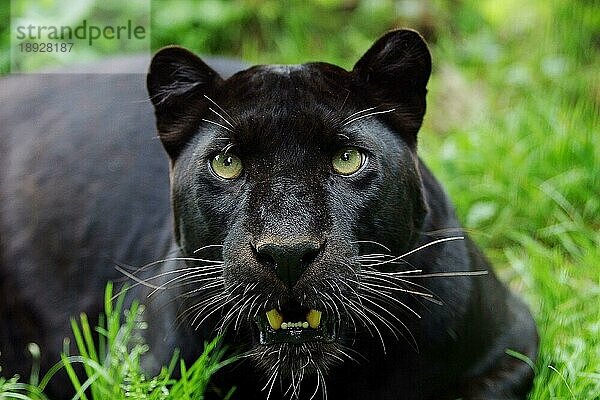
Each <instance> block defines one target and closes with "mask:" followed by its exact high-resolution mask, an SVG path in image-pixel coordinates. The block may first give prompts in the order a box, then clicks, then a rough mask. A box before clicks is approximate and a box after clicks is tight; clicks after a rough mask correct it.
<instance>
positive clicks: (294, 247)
mask: <svg viewBox="0 0 600 400" xmlns="http://www.w3.org/2000/svg"><path fill="white" fill-rule="evenodd" d="M321 248H322V245H321V244H320V243H319V242H317V241H312V240H304V241H285V242H283V241H281V242H279V241H269V242H264V243H260V244H258V245H257V246H256V253H257V256H258V260H259V261H261V262H262V263H264V264H267V265H270V266H273V267H274V268H275V272H276V273H277V276H278V277H279V279H281V281H282V282H283V283H285V285H286V286H287V287H288V288H290V289H291V288H293V287H294V285H296V282H298V279H300V276H301V275H302V273H303V272H304V270H305V269H306V267H307V266H308V265H309V264H310V263H311V262H312V261H313V260H314V259H315V258H316V257H317V256H318V255H319V252H320V251H321Z"/></svg>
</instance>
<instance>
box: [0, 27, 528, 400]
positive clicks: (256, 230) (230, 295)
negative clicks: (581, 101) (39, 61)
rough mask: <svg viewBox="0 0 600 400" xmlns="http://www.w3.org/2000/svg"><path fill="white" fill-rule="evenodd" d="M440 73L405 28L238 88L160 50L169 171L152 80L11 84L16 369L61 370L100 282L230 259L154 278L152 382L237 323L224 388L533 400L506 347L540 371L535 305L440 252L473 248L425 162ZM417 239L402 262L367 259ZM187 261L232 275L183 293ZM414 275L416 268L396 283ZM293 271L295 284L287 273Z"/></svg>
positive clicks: (235, 79) (4, 238)
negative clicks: (312, 312) (276, 316)
mask: <svg viewBox="0 0 600 400" xmlns="http://www.w3.org/2000/svg"><path fill="white" fill-rule="evenodd" d="M216 69H217V70H219V67H217V68H216ZM240 69H241V68H240ZM430 71H431V59H430V55H429V51H428V49H427V46H426V45H425V43H424V42H423V40H422V39H421V37H420V36H419V35H418V34H417V33H415V32H413V31H409V30H398V31H393V32H389V33H388V34H386V35H384V36H383V37H382V38H381V39H379V40H378V41H377V42H376V43H375V44H374V45H373V47H372V48H371V49H370V50H369V51H367V53H366V54H365V55H364V56H363V57H362V58H361V59H360V60H359V61H358V62H357V64H356V66H355V67H354V69H353V70H352V71H345V70H343V69H341V68H339V67H336V66H334V65H330V64H325V63H311V64H303V65H298V66H256V67H252V68H250V69H247V70H242V71H240V72H238V73H236V74H234V75H233V76H231V77H230V78H228V79H224V78H222V77H221V76H220V75H219V74H218V73H217V72H216V71H215V69H213V68H211V67H209V66H208V65H207V64H206V63H204V62H203V61H201V60H200V59H198V58H197V57H196V56H194V55H193V54H191V53H190V52H188V51H187V50H184V49H181V48H178V47H169V48H165V49H163V50H161V51H160V52H159V53H157V55H156V56H155V57H154V59H153V61H152V64H151V66H150V70H149V74H148V76H147V87H148V91H149V94H150V100H151V102H152V104H153V105H154V108H155V115H156V124H157V126H158V134H159V137H160V139H161V142H162V144H163V146H164V148H165V149H166V152H167V154H168V157H169V161H167V159H166V157H164V156H163V154H162V153H161V149H160V143H159V141H155V140H152V134H151V132H152V130H153V128H152V125H153V123H154V121H153V118H152V117H151V114H150V110H149V107H148V104H147V103H144V102H141V101H140V100H142V99H143V98H144V94H143V87H142V85H141V80H140V76H139V75H113V76H108V75H104V76H102V75H98V76H49V77H47V79H43V78H40V77H35V78H31V77H16V78H11V79H5V80H2V81H0V90H1V91H0V93H1V94H0V96H2V100H3V103H2V104H3V106H2V110H1V113H2V114H1V118H2V128H1V129H2V142H1V144H0V154H1V159H0V163H1V164H0V167H1V171H2V173H1V174H0V185H1V186H0V189H1V190H0V195H1V196H2V197H1V198H0V200H1V202H0V207H1V208H0V240H1V242H0V245H1V247H0V252H1V253H0V256H1V264H0V273H1V274H2V275H1V277H2V281H1V286H0V301H1V302H0V326H1V327H2V328H0V351H1V352H2V355H1V356H0V365H2V366H3V368H4V373H5V374H11V373H15V372H19V373H21V374H25V375H26V371H27V366H28V365H29V364H30V362H29V360H28V359H27V357H25V356H24V352H23V349H24V347H25V344H26V343H28V342H29V341H36V342H37V343H39V344H40V345H41V347H42V350H43V351H44V354H45V357H44V359H43V366H44V367H45V368H47V367H48V366H49V365H50V363H51V362H52V361H53V360H57V359H58V352H59V351H60V349H61V342H62V338H63V337H64V336H66V335H68V331H69V329H68V317H69V316H71V315H76V314H77V313H78V312H80V311H86V312H88V313H91V314H92V315H94V314H96V313H97V312H98V311H99V306H100V304H101V299H102V295H101V293H102V288H103V286H104V284H105V282H106V281H107V280H108V279H116V278H118V277H119V274H118V273H116V272H115V270H114V268H113V262H114V261H118V262H122V263H128V264H131V265H138V266H140V265H143V264H145V263H147V262H150V261H153V260H160V259H166V258H169V257H178V256H180V257H186V258H202V259H212V260H218V261H219V262H218V263H208V262H206V261H198V260H196V261H192V260H188V261H187V262H186V263H183V262H181V261H176V260H172V261H166V262H163V263H160V264H158V266H157V267H156V268H154V269H152V270H151V271H147V273H148V275H149V277H152V276H157V275H159V274H161V273H163V272H166V273H170V275H164V276H163V277H162V278H161V279H154V280H152V281H151V282H152V283H153V284H160V283H165V284H166V287H169V288H170V289H168V290H161V291H159V293H158V294H157V295H153V297H151V298H152V299H153V300H152V301H150V302H149V303H148V309H147V313H146V318H147V320H148V323H149V329H148V332H147V339H148V341H149V343H150V345H151V354H150V355H149V356H148V357H147V359H146V360H145V362H146V365H147V367H148V368H150V369H152V368H156V367H158V366H159V365H160V364H161V363H164V362H166V361H167V360H168V358H169V357H170V355H171V352H172V350H173V349H174V347H179V348H181V350H182V354H183V356H184V357H185V358H186V359H189V360H191V359H193V358H194V357H195V356H197V355H198V354H199V352H200V351H201V349H202V344H203V341H204V340H205V339H207V338H210V337H211V336H212V335H214V333H215V329H216V328H218V327H220V326H221V322H222V317H223V316H225V319H226V322H229V324H226V329H225V330H224V331H223V332H224V334H225V337H226V341H227V343H229V344H230V345H231V346H232V348H235V349H237V350H239V351H241V352H248V354H249V356H248V357H247V358H246V359H245V360H243V361H241V362H238V363H236V364H235V365H234V366H232V367H231V368H228V369H227V370H224V371H222V372H221V373H220V374H219V376H218V377H217V381H216V383H217V385H221V386H223V387H227V386H231V385H236V386H238V390H237V391H236V396H237V398H239V399H244V400H247V399H264V398H266V397H267V394H268V393H269V392H270V396H271V398H273V399H279V398H283V397H285V396H287V397H290V396H292V397H293V396H294V395H297V396H298V397H299V398H301V399H304V398H310V396H311V395H312V393H313V391H314V390H315V388H316V387H317V386H319V391H320V393H318V394H317V395H318V396H321V394H322V393H324V392H325V389H324V388H323V386H324V385H323V380H324V382H325V384H326V393H327V395H328V398H329V399H334V400H335V399H365V398H372V399H400V398H402V399H454V398H458V397H462V398H465V399H523V398H525V396H526V393H527V392H528V390H529V388H530V386H531V381H532V377H533V372H532V370H531V369H530V368H529V366H528V365H527V364H525V363H524V362H522V361H519V360H517V359H516V358H514V357H511V356H509V355H508V354H506V350H507V349H511V350H513V351H518V352H521V353H523V354H525V355H526V356H528V357H530V358H532V359H535V356H536V352H537V334H536V330H535V326H534V323H533V320H532V318H531V316H530V314H529V312H528V310H527V308H526V307H525V305H524V304H523V303H521V302H520V301H519V300H518V299H516V298H515V297H514V296H513V295H512V294H511V293H510V292H508V290H507V289H506V288H505V286H503V285H502V284H501V283H500V282H499V281H498V280H497V279H496V277H495V275H494V273H493V272H492V270H491V268H490V266H489V264H488V262H487V261H486V260H485V258H484V256H483V255H482V253H481V252H480V250H479V249H478V248H477V247H476V246H475V245H474V244H473V242H472V241H471V240H470V239H469V238H468V237H465V238H464V240H460V239H456V238H454V239H452V238H451V239H449V240H447V241H443V242H436V243H433V242H434V241H435V240H437V239H443V238H448V237H451V236H465V235H464V233H463V232H462V231H461V229H460V225H459V223H458V221H457V219H456V217H455V214H454V210H453V207H452V205H451V203H450V201H449V200H448V199H447V197H446V195H445V193H444V192H443V190H442V188H441V187H440V185H439V183H438V182H437V181H436V180H435V178H434V177H433V176H432V175H431V173H430V172H429V170H428V169H427V168H426V167H425V166H424V165H423V163H422V162H421V160H420V159H419V158H418V156H417V153H416V149H417V131H418V129H419V127H420V125H421V122H422V119H423V115H424V113H425V94H426V85H427V81H428V78H429V74H430ZM225 75H227V74H225ZM362 110H366V111H363V112H362V113H360V112H361V111H362ZM357 113H358V114H357ZM368 113H374V114H372V115H370V116H367V115H366V114H368ZM347 146H354V147H357V148H359V149H361V151H362V152H363V154H364V155H365V156H366V162H365V163H364V165H363V167H362V168H361V169H360V170H359V171H358V172H357V173H355V174H352V175H349V176H342V175H339V174H337V173H335V172H334V171H333V170H332V166H331V159H332V156H333V155H334V154H335V153H336V151H338V150H339V149H340V148H344V147H347ZM222 151H226V154H234V155H236V156H237V157H239V159H240V160H242V162H243V166H244V167H243V170H242V173H241V175H240V176H239V177H238V178H236V179H231V180H226V179H223V178H220V177H219V176H217V175H216V174H215V172H214V171H212V169H211V166H210V165H211V160H212V159H213V157H214V156H215V155H216V154H219V153H220V152H222ZM169 165H170V170H169ZM169 179H170V182H171V205H172V211H173V212H172V214H171V210H170V207H169V204H168V201H169V194H168V188H169V183H168V182H169ZM172 221H174V223H173V222H172ZM173 227H174V236H173V235H172V233H171V232H173ZM375 242H376V243H375ZM377 243H378V244H377ZM208 245H215V246H213V247H205V246H208ZM424 245H428V247H426V248H423V249H422V250H419V251H416V252H413V253H411V254H409V255H406V256H404V257H402V258H401V259H400V260H398V261H399V263H398V264H390V263H387V264H382V265H376V266H373V267H369V265H368V264H373V263H374V261H373V260H374V259H370V261H369V259H367V258H364V255H366V254H372V253H388V254H391V255H394V256H398V255H402V254H405V253H407V252H410V251H412V250H413V249H416V248H418V247H420V246H424ZM217 246H222V247H217ZM273 248H274V249H276V250H272V249H273ZM199 249H200V250H199ZM264 249H271V250H268V251H264ZM307 249H310V251H309V250H307ZM273 251H277V252H278V253H273ZM265 253H268V254H266V255H265ZM308 256H310V257H308ZM361 256H363V257H362V258H361ZM300 257H302V260H303V262H299V261H298V258H300ZM207 264H210V265H214V267H203V266H205V265H207ZM190 267H192V268H198V269H201V268H213V270H215V271H217V274H216V278H217V279H215V280H208V281H207V280H206V279H209V278H208V277H209V276H211V275H210V271H209V273H208V274H203V273H198V274H197V275H192V276H191V277H190V278H189V279H187V280H180V281H177V282H169V280H170V279H172V278H173V277H175V276H176V274H173V271H176V270H177V269H180V268H190ZM284 267H285V268H289V271H287V270H286V271H287V272H286V274H282V273H281V268H284ZM409 270H419V271H420V272H413V273H405V274H404V275H398V273H399V272H400V273H402V271H409ZM290 271H291V272H290ZM479 271H484V272H485V274H480V273H478V272H479ZM288 272H289V273H292V272H293V274H292V275H293V276H294V279H291V280H288V279H287V278H286V279H284V278H282V277H284V276H288V275H287V273H288ZM473 272H475V274H469V273H473ZM448 273H450V275H453V276H448ZM369 274H370V275H369ZM394 274H395V275H394ZM440 274H442V275H440ZM443 274H446V275H443ZM179 276H180V277H181V278H180V279H185V275H184V272H180V273H179ZM213 276H215V275H213ZM289 276H291V275H289ZM188 277H189V275H188ZM393 277H401V278H402V279H405V280H404V281H400V280H398V278H393ZM193 278H196V280H194V279H193ZM202 278H204V279H205V280H204V281H198V279H202ZM203 282H204V283H203ZM206 282H210V283H211V284H214V285H213V286H214V287H213V288H212V289H206V288H205V287H204V286H203V285H206ZM368 284H371V286H370V287H371V288H372V289H374V290H375V292H373V291H370V292H369V291H368V289H367V285H368ZM373 285H379V286H373ZM382 286H383V287H382ZM385 286H387V288H386V287H385ZM202 289H204V290H202ZM406 290H410V291H413V292H421V293H424V294H423V295H419V294H418V293H409V292H406ZM221 293H225V295H223V297H222V298H221V300H220V301H219V302H215V303H214V304H212V305H211V304H208V306H207V307H204V308H203V307H201V306H200V307H197V308H193V307H194V306H195V305H197V304H198V303H199V302H201V301H202V300H203V299H207V298H210V296H218V295H220V294H221ZM137 294H138V295H140V296H141V295H143V294H144V291H143V290H141V291H139V292H137ZM181 294H184V295H185V296H179V295H181ZM431 295H433V296H434V297H428V296H431ZM175 298H176V299H177V301H176V302H173V301H171V300H172V299H175ZM400 302H401V303H400ZM359 306H360V307H362V308H360V307H359ZM232 307H233V312H232V313H229V312H230V310H232ZM356 307H359V310H358V311H357V308H356ZM273 308H276V309H279V310H284V311H285V312H286V313H288V314H289V315H296V314H298V313H300V314H301V313H303V312H304V311H302V310H307V309H311V308H314V309H318V310H321V311H322V312H323V321H324V322H323V326H324V327H325V326H327V329H330V330H331V331H332V332H334V333H333V335H334V340H333V341H332V340H329V338H328V339H327V340H322V341H318V340H317V341H312V340H311V341H308V342H307V343H303V344H297V343H290V342H287V341H286V340H283V342H274V343H270V342H269V343H268V344H265V343H264V342H261V341H259V332H261V331H264V330H265V329H266V330H268V329H270V328H268V327H266V326H265V325H264V324H263V325H261V323H260V321H261V318H264V317H262V316H263V315H264V313H265V312H266V311H268V310H270V309H273ZM186 310H191V311H190V312H189V313H186ZM360 310H363V311H360ZM238 311H239V312H240V313H239V314H238ZM182 312H183V313H184V315H186V318H184V319H183V320H177V316H178V315H180V314H181V313H182ZM282 312H283V311H282ZM361 312H362V313H363V315H366V316H367V317H368V318H366V319H365V318H364V317H363V316H362V315H361V314H360V313H361ZM300 314H298V315H300ZM377 314H378V315H379V317H378V316H377ZM417 315H418V316H417ZM381 319H385V321H381ZM361 320H362V321H363V322H361ZM369 320H371V321H372V323H369ZM176 321H179V322H181V321H183V323H179V324H178V323H177V322H176ZM257 321H258V323H257ZM200 322H202V323H201V324H199V323H200ZM263 322H264V321H263ZM175 328H176V329H175ZM282 337H283V336H282ZM261 343H262V344H261ZM384 348H385V351H384ZM350 358H356V361H358V362H355V361H352V360H350ZM275 365H276V366H277V368H273V366H275ZM294 371H295V372H294ZM298 371H303V372H302V378H303V379H302V380H301V383H297V379H298V378H299V377H300V375H299V374H298ZM274 373H276V374H277V376H276V379H275V381H273V382H274V384H273V385H270V383H271V382H272V381H269V378H270V377H271V376H272V374H274ZM292 376H293V377H294V383H295V386H292V389H290V390H288V387H289V386H290V383H291V377H292ZM265 385H266V389H265V390H261V388H263V386H265ZM55 390H57V393H59V392H60V390H59V388H58V387H56V388H55ZM286 391H287V394H285V392H286Z"/></svg>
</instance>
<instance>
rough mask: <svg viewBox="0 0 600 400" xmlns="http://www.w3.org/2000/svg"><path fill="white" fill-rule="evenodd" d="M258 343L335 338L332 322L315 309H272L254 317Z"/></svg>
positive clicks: (329, 339) (328, 339) (327, 341)
mask: <svg viewBox="0 0 600 400" xmlns="http://www.w3.org/2000/svg"><path fill="white" fill-rule="evenodd" d="M256 324H257V325H258V330H259V334H260V344H263V345H270V344H276V343H292V344H302V343H307V342H324V343H331V342H333V341H334V340H335V332H334V327H333V324H331V323H329V321H327V319H326V318H324V317H323V314H322V313H321V312H320V311H318V310H315V309H307V308H296V309H291V310H290V309H286V310H276V309H272V310H270V311H267V312H266V313H264V314H262V315H259V316H258V317H257V319H256Z"/></svg>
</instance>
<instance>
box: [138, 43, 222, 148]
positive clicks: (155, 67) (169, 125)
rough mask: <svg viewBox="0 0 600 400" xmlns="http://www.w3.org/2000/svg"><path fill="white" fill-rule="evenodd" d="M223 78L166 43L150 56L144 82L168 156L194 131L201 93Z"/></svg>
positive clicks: (202, 95) (208, 93) (198, 60)
mask: <svg viewBox="0 0 600 400" xmlns="http://www.w3.org/2000/svg"><path fill="white" fill-rule="evenodd" d="M222 81H223V80H222V79H221V77H220V76H219V74H217V72H216V71H214V70H213V69H212V68H210V67H209V66H208V65H206V63H205V62H204V61H202V60H201V59H200V58H199V57H197V56H196V55H195V54H194V53H192V52H190V51H189V50H186V49H184V48H182V47H177V46H168V47H165V48H163V49H161V50H160V51H158V53H156V55H155V56H154V57H153V58H152V63H151V64H150V69H149V71H148V76H147V78H146V84H147V87H148V94H149V95H150V100H151V101H152V104H153V105H154V111H155V114H156V125H157V128H158V136H159V137H160V139H161V141H162V143H163V146H164V147H165V149H166V150H167V153H168V154H169V156H171V158H172V159H175V158H177V155H178V154H179V152H180V151H181V149H182V148H183V147H184V146H185V144H186V142H187V141H188V140H189V138H190V137H191V136H192V135H193V134H194V133H195V130H194V127H195V125H194V123H196V122H197V121H195V118H196V116H197V115H198V114H200V110H202V108H203V107H205V106H206V101H205V98H204V96H206V95H211V92H212V91H213V90H214V89H215V88H216V87H217V86H218V85H219V84H220V83H221V82H222Z"/></svg>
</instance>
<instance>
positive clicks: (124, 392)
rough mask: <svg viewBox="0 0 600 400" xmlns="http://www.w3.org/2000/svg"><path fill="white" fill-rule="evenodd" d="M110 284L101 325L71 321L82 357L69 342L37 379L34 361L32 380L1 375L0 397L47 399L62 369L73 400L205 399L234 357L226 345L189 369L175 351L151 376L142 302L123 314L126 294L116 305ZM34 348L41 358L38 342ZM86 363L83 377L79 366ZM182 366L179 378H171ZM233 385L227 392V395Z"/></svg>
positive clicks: (210, 349) (212, 348)
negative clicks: (146, 368) (218, 374)
mask: <svg viewBox="0 0 600 400" xmlns="http://www.w3.org/2000/svg"><path fill="white" fill-rule="evenodd" d="M112 298H113V290H112V284H110V283H109V284H108V285H107V287H106V293H105V314H104V316H101V318H100V323H99V327H97V328H96V329H95V330H92V328H91V327H90V324H89V322H88V319H87V316H86V315H85V314H82V315H81V316H80V318H79V321H77V320H75V319H73V320H71V327H72V331H73V336H74V338H75V344H76V347H77V353H78V355H76V356H75V355H69V348H68V346H67V347H66V348H65V350H64V351H63V354H62V355H61V360H60V361H59V362H58V363H56V364H55V365H54V366H53V367H52V368H51V369H50V370H49V371H48V372H47V373H46V374H45V375H44V376H43V377H42V379H41V380H39V377H38V372H39V371H37V370H36V362H35V361H34V371H33V373H32V375H31V377H30V380H29V382H28V383H22V382H19V381H18V377H14V378H12V379H4V378H0V399H23V400H48V398H47V397H46V395H45V394H44V389H45V388H46V386H47V385H48V383H49V382H50V381H51V380H52V378H53V376H54V375H55V373H56V372H58V371H59V370H65V371H66V372H67V375H68V376H69V379H70V381H71V384H72V386H73V397H72V399H73V400H77V399H81V400H106V399H111V400H129V399H140V400H141V399H145V400H180V399H183V400H199V399H203V398H204V394H205V392H206V390H207V388H208V384H209V380H210V377H211V376H212V375H213V374H214V373H215V372H216V371H217V370H218V369H219V368H221V367H223V366H224V365H227V364H229V363H231V362H233V361H234V359H233V358H227V359H225V357H224V356H225V348H223V347H221V346H220V345H219V340H220V339H219V338H215V339H214V340H213V341H211V342H209V343H206V344H205V346H204V351H203V354H202V355H201V356H200V358H198V360H196V361H195V362H194V363H193V364H192V365H191V366H190V367H187V366H186V364H185V362H184V361H183V360H179V359H178V353H177V350H175V353H174V354H173V357H172V359H171V362H170V364H169V365H168V366H165V367H163V368H162V369H161V371H160V373H159V374H158V375H156V376H153V377H149V376H148V375H147V373H146V372H145V371H144V370H143V369H142V366H141V357H142V356H143V355H144V354H145V353H146V352H147V351H148V346H147V345H146V344H145V342H144V340H143V338H142V333H143V330H144V329H145V324H144V322H143V321H142V314H143V306H141V305H139V304H138V303H137V302H134V303H133V304H132V305H131V307H130V308H129V309H128V310H126V311H125V312H124V313H123V300H124V298H125V296H124V295H120V296H119V297H118V298H117V300H116V301H115V302H114V303H113V300H112ZM30 351H31V352H32V355H33V356H34V359H35V358H36V357H37V358H38V359H39V351H40V350H39V349H38V348H37V346H35V345H32V346H30ZM79 366H82V367H83V370H84V372H85V373H84V380H82V378H81V374H77V373H76V368H78V367H79ZM176 368H179V370H178V372H179V378H178V379H175V378H173V374H174V372H175V369H176ZM233 391H234V389H232V390H230V392H229V393H228V394H227V395H226V396H225V399H227V398H229V397H230V396H231V394H233Z"/></svg>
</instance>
